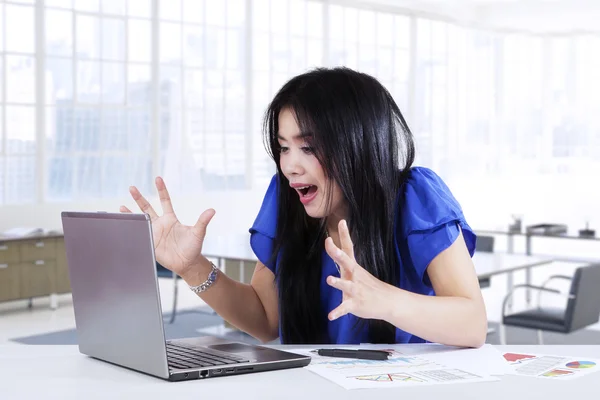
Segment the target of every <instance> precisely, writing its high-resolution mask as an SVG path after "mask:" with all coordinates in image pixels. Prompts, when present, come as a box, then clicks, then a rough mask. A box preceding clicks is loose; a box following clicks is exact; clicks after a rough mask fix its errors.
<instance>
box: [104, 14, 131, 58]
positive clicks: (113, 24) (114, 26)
mask: <svg viewBox="0 0 600 400" xmlns="http://www.w3.org/2000/svg"><path fill="white" fill-rule="evenodd" d="M124 37H125V21H123V20H118V19H112V18H104V19H102V58H103V59H104V60H114V61H124V60H125V41H124V40H123V38H124Z"/></svg>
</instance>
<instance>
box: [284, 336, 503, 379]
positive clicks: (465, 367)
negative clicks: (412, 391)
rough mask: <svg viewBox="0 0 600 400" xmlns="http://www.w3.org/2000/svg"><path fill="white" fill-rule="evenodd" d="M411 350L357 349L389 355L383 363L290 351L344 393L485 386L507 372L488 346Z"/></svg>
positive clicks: (499, 358) (498, 357) (427, 347)
mask: <svg viewBox="0 0 600 400" xmlns="http://www.w3.org/2000/svg"><path fill="white" fill-rule="evenodd" d="M414 347H415V348H412V349H411V351H410V352H411V353H413V352H414V353H413V354H407V352H404V351H402V352H400V351H398V350H396V349H395V348H394V347H393V346H392V347H385V346H383V347H382V346H361V347H360V348H361V349H364V348H376V349H379V350H387V351H389V352H390V354H391V356H390V358H389V359H388V360H386V361H375V360H357V359H348V358H331V357H320V356H318V355H315V354H314V353H312V352H311V351H310V350H308V351H307V350H305V349H296V350H291V351H292V352H294V353H300V354H307V355H310V356H311V357H313V359H312V362H311V364H310V365H309V366H308V367H306V368H307V369H309V370H311V371H313V372H314V373H316V374H318V375H321V376H323V377H324V378H327V379H329V380H331V381H332V382H335V383H337V384H338V385H340V386H342V387H344V388H346V389H364V388H381V387H406V386H419V385H433V384H450V383H468V382H487V381H495V380H498V378H497V377H495V376H493V375H503V374H505V373H508V372H510V367H509V365H508V364H507V363H506V362H505V361H504V359H503V358H502V354H501V353H500V352H498V350H496V349H495V348H494V347H492V346H490V345H486V346H484V347H482V348H481V349H465V350H456V348H449V347H445V346H438V345H426V346H414ZM417 347H418V349H417ZM405 348H406V347H404V348H403V349H402V350H404V349H405ZM451 349H452V350H451ZM457 352H460V355H459V353H457ZM416 353H421V354H416ZM482 366H483V367H484V368H481V367H482Z"/></svg>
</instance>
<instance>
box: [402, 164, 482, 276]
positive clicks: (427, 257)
mask: <svg viewBox="0 0 600 400" xmlns="http://www.w3.org/2000/svg"><path fill="white" fill-rule="evenodd" d="M403 200H404V201H403V202H401V204H400V212H399V215H400V218H401V221H400V232H399V233H400V234H401V237H403V238H406V245H407V247H408V252H409V255H410V259H411V261H412V264H413V267H414V268H415V270H416V273H417V274H418V276H419V277H420V278H421V280H422V282H423V283H424V284H426V285H427V286H431V282H430V281H429V277H428V276H427V275H426V274H425V271H426V270H427V267H428V266H429V264H430V263H431V261H432V260H433V259H434V258H435V257H436V256H437V255H438V254H440V253H441V252H442V251H444V250H446V249H447V248H448V247H450V245H451V244H452V243H454V241H455V240H456V239H457V238H458V235H459V232H460V231H461V230H462V233H463V237H464V239H465V243H466V245H467V249H468V251H469V254H470V255H471V257H472V256H473V254H474V252H475V241H476V236H475V233H474V232H473V230H472V229H471V227H470V226H469V225H468V224H467V221H466V220H465V217H464V215H463V211H462V209H461V207H460V204H459V203H458V201H457V200H456V199H455V198H454V196H453V195H452V193H451V192H450V189H449V188H448V186H446V184H445V183H444V181H443V180H442V179H441V178H440V177H439V176H438V175H437V174H436V173H435V172H433V171H432V170H430V169H427V168H422V167H415V168H412V169H411V173H410V175H409V178H408V180H407V182H406V184H405V186H404V198H403ZM459 228H460V229H459Z"/></svg>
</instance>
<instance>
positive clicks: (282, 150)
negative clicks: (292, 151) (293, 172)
mask: <svg viewBox="0 0 600 400" xmlns="http://www.w3.org/2000/svg"><path fill="white" fill-rule="evenodd" d="M288 150H289V149H288V148H287V147H283V146H281V147H279V152H280V153H287V151H288Z"/></svg>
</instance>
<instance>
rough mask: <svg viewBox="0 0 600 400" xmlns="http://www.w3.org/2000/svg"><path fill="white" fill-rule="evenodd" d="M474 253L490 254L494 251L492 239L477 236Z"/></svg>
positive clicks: (490, 237) (491, 237)
mask: <svg viewBox="0 0 600 400" xmlns="http://www.w3.org/2000/svg"><path fill="white" fill-rule="evenodd" d="M475 251H483V252H486V253H492V252H493V251H494V237H493V236H477V241H476V242H475Z"/></svg>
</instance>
